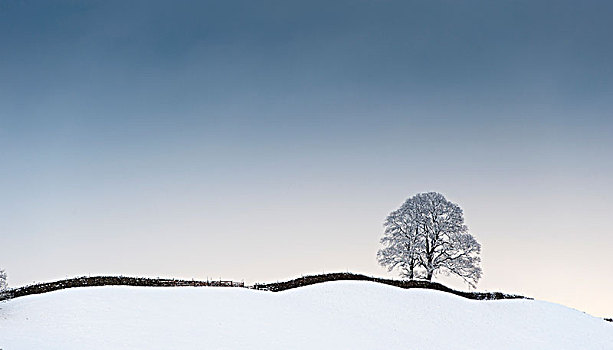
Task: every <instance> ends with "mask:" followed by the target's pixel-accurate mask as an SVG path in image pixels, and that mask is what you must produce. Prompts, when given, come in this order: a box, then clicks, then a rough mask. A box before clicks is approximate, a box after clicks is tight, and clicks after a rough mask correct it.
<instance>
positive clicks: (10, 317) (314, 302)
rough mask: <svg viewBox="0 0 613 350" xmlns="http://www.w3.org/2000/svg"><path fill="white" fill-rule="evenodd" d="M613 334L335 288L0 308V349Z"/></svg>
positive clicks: (183, 293) (495, 309) (437, 298)
mask: <svg viewBox="0 0 613 350" xmlns="http://www.w3.org/2000/svg"><path fill="white" fill-rule="evenodd" d="M611 344H613V326H612V325H611V324H610V323H608V322H604V321H603V320H602V319H599V318H596V317H593V316H590V315H587V314H585V313H582V312H579V311H577V310H574V309H570V308H567V307H564V306H561V305H557V304H552V303H548V302H543V301H533V300H525V299H517V300H495V301H476V300H468V299H465V298H461V297H458V296H455V295H452V294H449V293H443V292H439V291H434V290H426V289H408V290H405V289H400V288H395V287H392V286H387V285H383V284H377V283H372V282H363V281H337V282H327V283H322V284H316V285H311V286H306V287H303V288H298V289H292V290H288V291H284V292H279V293H269V292H263V291H258V290H252V289H246V288H216V287H210V288H193V287H176V288H152V287H132V286H106V287H91V288H72V289H65V290H59V291H55V292H51V293H46V294H38V295H29V296H24V297H21V298H17V299H11V300H8V301H6V302H4V303H1V304H0V348H4V349H12V350H14V349H17V350H19V349H84V348H87V349H172V348H174V349H205V348H207V349H218V348H219V349H262V348H267V349H307V348H308V349H312V348H322V349H384V348H386V349H611Z"/></svg>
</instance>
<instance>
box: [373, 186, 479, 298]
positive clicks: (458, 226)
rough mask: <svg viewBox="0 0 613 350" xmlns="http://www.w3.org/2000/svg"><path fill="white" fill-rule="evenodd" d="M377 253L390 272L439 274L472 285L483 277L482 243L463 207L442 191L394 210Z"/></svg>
mask: <svg viewBox="0 0 613 350" xmlns="http://www.w3.org/2000/svg"><path fill="white" fill-rule="evenodd" d="M383 226H384V227H385V231H384V234H383V238H381V244H382V245H383V248H381V249H380V250H379V252H378V253H377V259H378V261H379V263H380V264H381V265H383V266H385V267H387V268H388V271H391V270H393V269H396V268H397V269H398V270H399V271H400V274H401V276H403V277H407V278H410V279H413V278H425V279H427V280H429V281H431V280H432V277H433V276H434V275H435V274H437V273H444V274H451V275H456V276H459V277H461V278H462V279H463V280H464V281H465V282H466V283H468V284H469V285H471V286H473V287H474V286H475V284H476V283H477V282H478V281H479V279H480V278H481V273H482V271H481V267H480V266H479V264H480V262H481V259H480V257H479V254H480V252H481V245H480V244H479V243H478V242H477V240H476V239H475V238H474V237H473V236H472V235H471V234H470V233H468V227H467V226H466V225H465V224H464V216H463V211H462V209H461V208H460V207H459V206H458V205H457V204H455V203H452V202H450V201H449V200H447V199H446V198H445V196H443V195H442V194H440V193H437V192H427V193H419V194H417V195H415V196H413V197H411V198H409V199H407V200H406V201H405V202H404V203H403V204H402V205H401V206H400V208H398V209H397V210H394V211H392V212H391V213H390V214H389V215H388V217H387V218H386V219H385V222H384V224H383Z"/></svg>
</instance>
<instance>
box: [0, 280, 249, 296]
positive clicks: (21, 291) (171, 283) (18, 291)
mask: <svg viewBox="0 0 613 350" xmlns="http://www.w3.org/2000/svg"><path fill="white" fill-rule="evenodd" d="M99 286H139V287H244V286H245V284H244V283H242V282H233V281H221V280H216V281H193V280H192V281H188V280H178V279H162V278H141V277H124V276H96V277H76V278H70V279H65V280H60V281H55V282H48V283H38V284H32V285H29V286H24V287H19V288H13V289H8V290H6V291H4V292H0V300H7V299H12V298H17V297H22V296H26V295H31V294H42V293H48V292H52V291H54V290H60V289H67V288H76V287H99Z"/></svg>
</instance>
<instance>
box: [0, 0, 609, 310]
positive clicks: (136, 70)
mask: <svg viewBox="0 0 613 350" xmlns="http://www.w3.org/2000/svg"><path fill="white" fill-rule="evenodd" d="M612 10H613V5H612V4H610V3H608V2H599V1H593V2H587V3H581V4H578V3H575V2H566V1H561V2H557V3H556V4H555V7H554V6H553V5H551V4H550V3H547V2H541V1H536V2H534V1H515V2H508V3H506V2H504V3H491V2H485V1H483V2H472V1H470V2H463V3H457V2H452V1H428V2H421V1H408V2H407V1H385V2H380V1H332V2H329V1H325V2H324V1H310V2H298V1H283V2H277V1H263V2H258V3H257V4H256V3H254V2H249V1H228V2H222V3H220V2H210V1H185V2H180V3H179V4H172V5H170V3H164V2H157V1H154V2H138V1H136V2H129V3H126V2H120V1H91V2H86V3H84V2H74V1H53V2H45V3H30V2H8V3H3V4H2V5H0V32H2V33H5V34H4V35H2V36H0V52H2V54H1V55H0V63H1V64H0V160H1V161H2V168H1V172H0V179H1V181H0V189H1V191H2V194H3V199H2V200H0V246H1V247H2V255H1V258H0V268H4V269H5V270H6V271H7V273H8V277H9V281H8V282H9V284H10V285H11V286H19V285H23V284H28V283H31V282H33V281H48V280H53V279H56V278H64V277H66V276H69V277H70V276H79V275H87V274H92V275H95V274H122V275H138V276H152V277H155V276H169V277H177V278H197V279H205V278H207V277H209V278H219V277H222V278H224V279H235V280H241V279H244V280H245V281H246V282H248V283H252V282H255V281H273V280H284V279H289V278H292V277H296V276H299V275H301V274H309V273H320V272H323V271H326V272H331V271H346V270H349V271H353V272H358V273H365V274H374V275H380V276H387V277H392V276H393V277H395V276H396V274H394V273H387V272H386V271H385V270H384V269H383V268H381V267H379V266H377V263H376V256H375V255H376V251H377V249H378V248H379V243H378V241H379V239H380V237H381V234H382V230H383V228H382V222H383V220H384V219H385V216H386V215H387V214H388V213H389V212H390V211H392V210H394V209H396V208H397V207H398V206H399V205H400V204H401V203H402V202H403V201H404V200H405V199H406V198H408V197H410V196H412V195H414V194H416V193H418V192H425V191H431V190H433V191H438V192H441V193H443V194H444V195H445V196H447V198H448V199H450V200H452V201H453V202H455V203H458V204H459V205H460V206H461V207H462V208H463V209H464V213H465V218H466V221H467V224H468V225H469V227H470V229H471V232H472V233H473V235H474V236H475V237H476V238H477V240H478V241H479V242H480V243H481V244H482V248H483V249H482V260H483V270H484V277H483V279H482V280H481V282H480V283H479V285H478V288H479V289H480V290H501V291H505V292H509V293H520V294H525V295H528V296H532V297H535V298H538V299H543V300H548V301H553V302H558V303H562V304H564V305H567V306H571V307H574V308H577V309H579V310H582V311H586V312H588V313H591V314H594V315H598V316H607V317H611V316H613V300H612V299H611V298H610V295H611V294H612V293H613V280H612V279H611V278H610V274H611V271H612V270H613V262H612V260H611V259H610V255H611V251H612V249H613V236H612V235H611V228H610V226H609V225H608V221H609V218H610V215H611V212H612V211H613V204H612V202H611V198H612V197H613V186H612V180H611V179H612V178H613V157H611V151H612V150H613V141H612V140H613V137H612V131H613V118H612V115H611V111H612V110H613V108H612V107H613V98H612V97H613V65H612V64H611V62H613V43H612V42H611V40H610V33H611V32H612V31H613V24H612V23H611V21H610V18H611V15H613V11H612ZM443 281H445V282H446V283H450V284H451V285H452V286H454V287H457V288H466V287H465V286H463V285H462V284H461V283H459V282H458V281H455V280H447V279H443Z"/></svg>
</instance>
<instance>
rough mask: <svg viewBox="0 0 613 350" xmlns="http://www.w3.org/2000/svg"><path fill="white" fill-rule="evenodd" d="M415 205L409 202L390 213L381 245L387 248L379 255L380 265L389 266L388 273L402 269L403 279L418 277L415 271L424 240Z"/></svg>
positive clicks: (380, 251)
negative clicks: (420, 232) (420, 233)
mask: <svg viewBox="0 0 613 350" xmlns="http://www.w3.org/2000/svg"><path fill="white" fill-rule="evenodd" d="M412 204H413V203H412V202H407V203H405V205H403V206H402V207H400V209H398V210H395V211H393V212H391V213H390V215H389V216H388V217H387V218H386V220H385V223H384V224H383V226H385V233H384V236H383V238H381V244H383V245H384V246H385V247H384V248H382V249H381V250H379V252H378V253H377V259H378V261H379V264H381V265H383V266H387V268H388V271H392V270H393V269H394V268H399V269H400V274H401V276H403V277H408V278H409V279H413V278H415V277H416V275H415V269H416V268H417V267H418V266H419V262H420V256H419V252H420V251H421V249H423V248H422V246H421V244H422V241H423V240H422V239H421V236H420V235H419V226H418V225H417V221H416V216H415V213H416V212H415V210H413V208H412V207H411V205H412Z"/></svg>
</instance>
